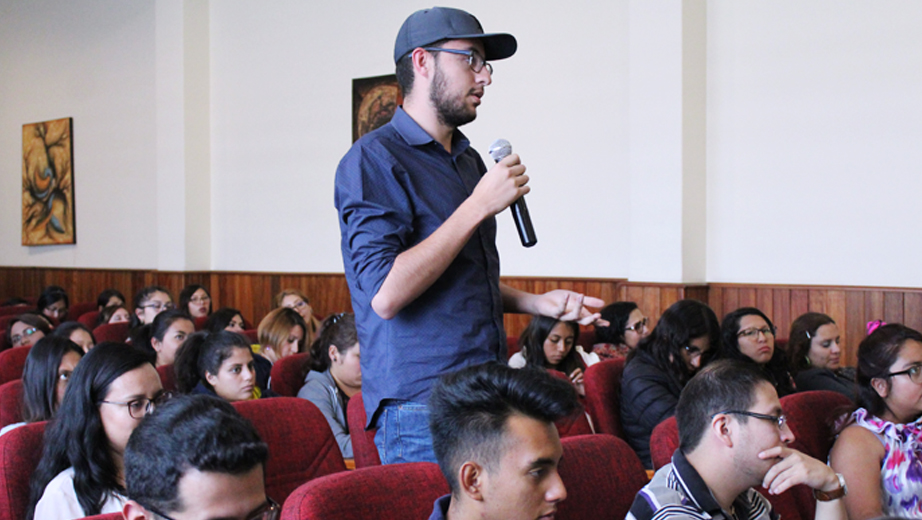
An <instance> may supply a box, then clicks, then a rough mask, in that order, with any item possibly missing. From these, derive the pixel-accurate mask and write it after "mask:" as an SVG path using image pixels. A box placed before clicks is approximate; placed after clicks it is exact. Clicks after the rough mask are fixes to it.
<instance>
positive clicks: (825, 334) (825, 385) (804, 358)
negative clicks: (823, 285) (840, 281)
mask: <svg viewBox="0 0 922 520" xmlns="http://www.w3.org/2000/svg"><path fill="white" fill-rule="evenodd" d="M841 342H842V340H841V337H840V336H839V326H838V325H836V322H835V321H834V320H833V319H832V318H830V317H829V316H827V315H825V314H822V313H819V312H808V313H806V314H803V315H801V316H799V317H798V318H797V319H796V320H794V323H792V324H791V333H790V335H789V337H788V352H789V353H790V354H791V373H792V374H793V375H794V383H795V384H796V385H797V390H798V391H799V392H805V391H809V390H831V391H833V392H839V393H840V394H842V395H845V396H847V397H848V398H849V399H851V400H852V401H854V400H855V399H856V398H857V392H858V387H857V386H855V369H854V368H852V367H846V366H842V343H841Z"/></svg>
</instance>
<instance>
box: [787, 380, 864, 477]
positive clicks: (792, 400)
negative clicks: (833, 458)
mask: <svg viewBox="0 0 922 520" xmlns="http://www.w3.org/2000/svg"><path fill="white" fill-rule="evenodd" d="M853 406H854V403H852V402H851V400H850V399H849V398H848V397H846V396H844V395H842V394H840V393H838V392H831V391H829V390H814V391H811V392H798V393H795V394H791V395H787V396H785V397H783V398H782V399H781V409H782V410H784V414H785V415H786V416H787V418H788V426H790V427H791V432H792V433H793V434H794V441H793V442H791V447H792V448H794V449H795V450H799V451H802V452H804V453H806V454H807V455H809V456H811V457H813V458H815V459H818V460H821V461H825V460H826V458H827V457H828V456H829V450H830V449H832V444H833V442H834V441H835V421H836V420H837V419H838V418H839V416H840V415H841V414H843V413H846V412H848V411H849V408H850V407H853Z"/></svg>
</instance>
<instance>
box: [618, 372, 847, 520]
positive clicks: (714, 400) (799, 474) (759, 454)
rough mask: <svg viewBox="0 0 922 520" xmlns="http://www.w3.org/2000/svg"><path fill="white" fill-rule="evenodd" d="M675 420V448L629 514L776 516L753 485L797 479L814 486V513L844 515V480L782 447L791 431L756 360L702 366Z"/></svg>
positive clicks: (828, 518) (779, 487) (778, 487)
mask: <svg viewBox="0 0 922 520" xmlns="http://www.w3.org/2000/svg"><path fill="white" fill-rule="evenodd" d="M676 421H677V423H678V427H679V449H678V450H676V452H675V454H674V455H673V456H672V463H671V464H667V465H666V466H663V467H662V468H660V470H659V471H657V472H656V474H655V475H654V476H653V480H651V481H650V483H649V484H647V485H646V486H644V488H643V489H641V490H640V491H639V492H638V493H637V498H635V499H634V504H633V505H632V506H631V511H630V513H628V516H627V519H628V520H651V519H656V520H662V519H666V518H669V519H673V518H693V519H700V520H704V519H718V518H726V519H749V520H763V519H764V520H769V519H772V520H774V519H776V518H778V515H776V514H775V513H774V511H772V506H771V504H770V503H769V502H768V500H767V499H766V498H765V497H763V496H762V495H761V494H759V492H758V491H756V490H755V489H753V487H755V486H759V485H762V486H763V487H765V488H766V489H767V490H768V491H769V493H771V494H773V495H776V494H779V493H783V492H784V491H786V490H788V489H790V488H791V487H793V486H796V485H798V484H805V485H807V486H809V487H811V488H813V494H814V496H815V497H816V499H817V501H818V502H817V505H816V518H817V519H822V520H845V519H846V513H845V507H844V504H843V501H842V500H840V499H841V498H842V497H843V496H845V494H846V493H847V489H846V487H845V479H844V478H843V477H842V475H838V474H836V473H835V472H834V471H833V470H832V468H830V467H829V466H827V465H825V464H823V463H822V462H820V461H818V460H816V459H814V458H811V457H808V456H807V455H804V454H803V453H800V452H799V451H796V450H792V449H790V448H788V447H787V446H786V444H787V443H789V442H791V441H793V440H794V435H793V434H792V433H791V429H790V428H789V427H788V425H787V423H786V422H785V417H784V414H783V413H782V411H781V403H780V401H779V400H778V394H777V392H775V388H774V386H772V384H771V382H769V380H768V379H767V378H766V377H765V375H764V374H763V373H762V372H761V371H759V369H758V368H757V367H755V365H753V364H751V363H745V362H742V361H731V360H723V361H717V362H714V363H711V364H710V365H708V366H707V367H706V368H704V369H703V370H702V371H701V372H699V373H698V374H697V375H696V376H695V377H693V378H692V379H691V381H689V382H688V384H687V385H686V386H685V388H684V389H683V390H682V396H681V397H680V398H679V403H678V406H677V407H676Z"/></svg>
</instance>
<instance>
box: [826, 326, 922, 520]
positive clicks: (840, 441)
mask: <svg viewBox="0 0 922 520" xmlns="http://www.w3.org/2000/svg"><path fill="white" fill-rule="evenodd" d="M856 379H857V384H858V406H859V408H858V409H857V410H855V411H854V412H853V413H852V414H851V415H850V416H849V418H848V420H847V421H846V423H845V427H844V429H842V432H841V433H840V434H839V437H838V438H837V439H836V442H835V444H834V445H833V447H832V451H831V452H830V454H829V461H830V464H831V465H832V467H833V469H834V470H835V471H837V472H839V473H841V474H842V475H843V476H844V477H845V481H846V482H848V494H847V495H846V496H845V498H844V500H845V509H846V511H847V512H848V518H849V520H865V519H868V518H878V517H883V516H892V517H901V518H922V501H920V497H922V419H920V416H922V334H920V333H919V332H918V331H915V330H913V329H910V328H909V327H906V326H904V325H901V324H890V325H883V326H881V327H880V328H878V329H877V330H875V331H874V332H872V333H871V334H870V335H869V336H868V337H866V338H865V339H864V340H863V341H862V342H861V345H859V346H858V370H857V376H856Z"/></svg>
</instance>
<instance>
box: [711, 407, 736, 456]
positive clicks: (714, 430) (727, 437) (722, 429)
mask: <svg viewBox="0 0 922 520" xmlns="http://www.w3.org/2000/svg"><path fill="white" fill-rule="evenodd" d="M733 433H734V432H733V425H732V424H731V423H730V418H729V417H727V416H726V415H724V414H717V415H715V416H714V417H713V418H712V419H711V427H710V429H709V430H708V434H709V435H713V436H714V437H715V438H717V439H718V440H719V441H720V442H721V443H722V444H723V445H724V446H726V447H728V448H732V447H733Z"/></svg>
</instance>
